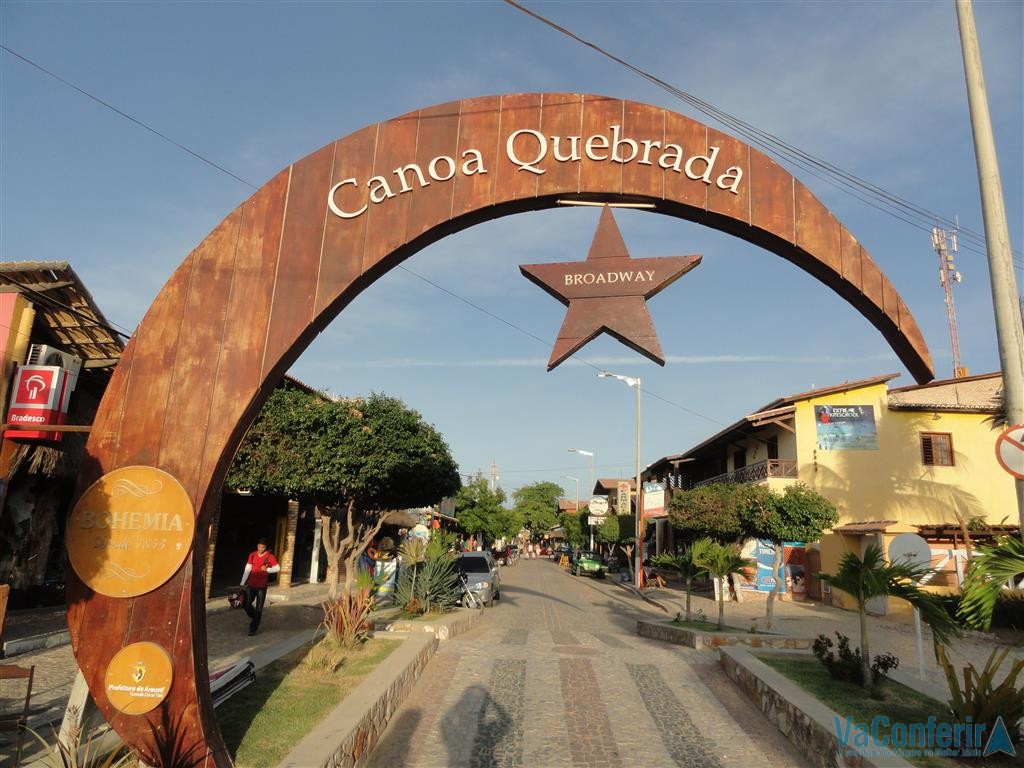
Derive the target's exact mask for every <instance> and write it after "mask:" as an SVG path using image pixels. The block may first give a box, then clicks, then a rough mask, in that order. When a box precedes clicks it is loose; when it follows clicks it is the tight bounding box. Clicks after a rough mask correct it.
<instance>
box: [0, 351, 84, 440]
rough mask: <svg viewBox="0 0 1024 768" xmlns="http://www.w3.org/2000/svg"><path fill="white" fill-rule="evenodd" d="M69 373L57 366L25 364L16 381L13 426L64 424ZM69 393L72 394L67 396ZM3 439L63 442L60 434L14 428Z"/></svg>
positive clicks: (11, 413) (10, 417)
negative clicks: (64, 405)
mask: <svg viewBox="0 0 1024 768" xmlns="http://www.w3.org/2000/svg"><path fill="white" fill-rule="evenodd" d="M66 386H67V372H66V371H65V370H64V369H63V368H61V367H60V366H57V365H23V366H22V367H21V368H19V369H18V373H17V375H16V376H15V379H14V390H13V394H12V396H11V406H10V408H8V410H7V421H8V422H9V423H10V424H18V425H24V426H36V425H38V426H40V427H42V426H45V425H47V424H63V423H64V413H63V410H62V407H61V406H62V405H63V404H66V402H67V398H66V397H65V392H64V390H65V388H66ZM68 394H70V393H68ZM4 437H7V438H15V439H17V440H60V439H61V433H60V432H44V431H41V430H39V431H37V430H26V429H12V430H8V431H6V432H5V433H4Z"/></svg>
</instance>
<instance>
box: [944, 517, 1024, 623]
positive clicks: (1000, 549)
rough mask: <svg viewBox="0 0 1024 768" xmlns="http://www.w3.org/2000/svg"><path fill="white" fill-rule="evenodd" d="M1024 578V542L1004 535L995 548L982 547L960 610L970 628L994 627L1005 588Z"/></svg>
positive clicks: (977, 554) (964, 590) (968, 572)
mask: <svg viewBox="0 0 1024 768" xmlns="http://www.w3.org/2000/svg"><path fill="white" fill-rule="evenodd" d="M1021 578H1024V543H1022V542H1021V540H1020V539H1017V538H1014V537H1013V536H1001V537H1000V538H999V540H998V541H997V542H996V545H995V546H994V547H978V551H977V553H976V554H975V555H974V558H973V559H972V560H971V565H970V567H969V568H968V570H967V578H966V579H965V580H964V586H963V599H962V600H961V601H960V607H959V608H958V609H957V615H959V616H960V617H961V618H962V619H963V620H964V621H965V622H967V625H968V626H970V627H974V628H975V629H984V630H988V628H989V627H990V626H991V625H992V614H993V613H994V612H995V608H996V603H997V602H998V601H999V595H1000V594H1001V593H1002V591H1003V585H1004V584H1005V583H1006V582H1008V581H1010V582H1013V583H1014V584H1016V582H1017V581H1018V580H1019V579H1021Z"/></svg>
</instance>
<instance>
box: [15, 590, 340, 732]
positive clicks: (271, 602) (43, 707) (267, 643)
mask: <svg viewBox="0 0 1024 768" xmlns="http://www.w3.org/2000/svg"><path fill="white" fill-rule="evenodd" d="M326 595H327V588H326V585H324V584H303V585H299V586H296V587H293V588H291V589H290V590H277V589H275V588H274V587H271V588H270V591H269V593H268V599H267V603H266V606H265V608H264V612H263V623H262V624H261V626H260V631H259V634H257V635H255V636H253V637H249V636H248V634H247V630H248V625H249V619H248V617H246V615H245V614H244V613H243V612H242V611H240V610H237V611H233V610H230V609H229V608H228V606H227V600H226V598H223V597H222V598H218V599H215V600H211V601H210V602H209V603H207V619H206V630H207V643H208V653H209V658H210V669H211V670H217V669H221V668H223V667H226V666H228V665H229V664H231V663H233V662H234V661H237V660H238V659H240V658H242V657H245V656H249V657H253V658H258V657H260V656H261V655H262V654H264V653H266V652H268V651H269V650H271V649H273V648H274V647H275V646H278V645H281V644H287V643H290V642H294V639H295V636H296V635H303V634H307V633H308V634H309V636H312V633H313V632H314V630H316V628H317V627H318V626H319V624H320V621H321V619H322V618H323V613H322V611H321V610H320V604H321V602H322V601H323V600H324V598H325V597H326ZM50 613H51V615H50V616H49V617H48V621H49V626H50V627H51V630H52V629H57V628H60V627H61V626H63V628H65V629H66V624H64V621H65V620H64V614H63V612H59V613H54V612H50ZM38 626H47V625H42V624H40V623H38V622H37V623H36V625H35V627H38ZM35 627H34V628H35ZM51 630H44V631H51ZM5 663H10V664H17V665H18V666H23V667H27V666H33V665H34V666H35V681H34V683H33V686H32V722H33V723H34V724H36V725H42V726H43V728H42V731H43V732H44V733H45V732H46V731H47V728H46V727H45V724H46V723H48V722H55V721H56V722H58V723H59V721H60V719H61V718H62V717H63V714H64V707H65V705H66V703H67V698H68V695H69V694H70V692H71V686H72V684H73V683H74V680H75V675H76V673H77V672H78V665H77V664H76V663H75V657H74V654H73V653H72V652H71V646H70V645H64V646H61V647H59V648H48V649H45V650H39V651H33V652H30V653H24V654H19V655H17V656H13V657H11V658H10V659H6V660H5ZM9 706H10V700H5V699H3V698H0V711H6V709H7V708H8V707H9Z"/></svg>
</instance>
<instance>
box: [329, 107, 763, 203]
mask: <svg viewBox="0 0 1024 768" xmlns="http://www.w3.org/2000/svg"><path fill="white" fill-rule="evenodd" d="M622 134H623V131H622V126H620V125H610V126H608V131H607V132H603V133H595V134H592V135H590V136H587V137H584V136H557V135H551V136H545V135H544V134H543V133H541V132H540V131H535V130H531V129H522V130H518V131H513V132H512V133H511V134H509V135H508V137H507V138H506V139H505V141H504V142H503V146H504V150H505V158H506V159H507V160H508V161H509V162H510V163H512V165H514V166H515V167H516V168H517V169H518V171H519V172H525V173H531V174H534V175H536V176H543V175H544V174H545V173H547V172H548V170H551V169H552V168H554V167H555V166H553V165H552V163H551V161H554V162H555V163H578V162H580V161H582V160H583V159H584V157H585V158H586V159H587V160H590V161H593V162H607V163H618V164H619V165H628V164H630V163H636V164H637V165H647V166H651V167H656V168H658V169H660V170H664V171H672V172H673V173H678V174H679V175H681V176H685V177H686V178H688V179H690V180H691V181H701V182H703V183H704V184H707V185H708V186H711V185H714V186H716V187H717V188H718V189H723V190H725V191H727V192H730V193H732V194H734V195H739V187H740V182H741V181H742V180H743V169H742V168H740V167H739V166H738V165H730V166H729V167H727V168H726V167H722V166H723V165H724V164H719V163H718V162H717V161H718V153H719V152H720V151H721V147H714V146H711V147H708V152H707V154H704V155H702V154H699V153H698V154H693V155H687V153H686V150H685V149H684V148H683V147H682V146H681V145H680V144H675V143H672V142H668V141H667V142H662V141H660V140H658V141H655V140H653V139H647V138H632V137H627V136H623V135H622ZM489 170H490V169H488V168H487V165H486V163H485V161H484V153H483V152H482V151H481V150H479V149H466V150H463V151H462V152H461V153H460V154H459V156H458V157H457V158H456V157H453V156H450V155H438V156H437V157H435V158H433V159H432V160H431V161H430V162H429V163H427V164H426V167H423V166H420V165H417V164H416V163H407V164H406V165H400V166H398V167H397V168H395V169H394V170H393V171H391V172H390V173H388V174H386V175H383V176H373V177H371V178H370V179H369V180H368V181H366V182H364V181H362V180H361V179H359V178H357V177H355V176H351V177H349V178H346V179H342V180H341V181H339V182H338V183H337V184H335V185H334V186H332V187H331V189H330V192H328V194H327V207H328V208H329V209H330V211H331V213H333V214H334V215H335V216H338V217H340V218H342V219H354V218H356V217H358V216H362V215H363V214H364V213H366V211H367V210H368V209H369V207H370V205H371V204H372V205H377V204H380V203H383V202H384V201H385V200H389V199H391V198H393V197H397V196H398V195H403V194H405V193H407V192H412V191H413V190H414V189H419V188H421V187H429V186H430V185H431V184H432V183H433V184H438V183H444V182H449V181H451V180H452V179H453V178H455V177H456V176H460V175H461V176H463V177H469V176H475V175H478V174H485V173H488V172H489ZM349 187H351V188H352V189H348V188H349Z"/></svg>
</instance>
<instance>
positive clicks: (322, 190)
mask: <svg viewBox="0 0 1024 768" xmlns="http://www.w3.org/2000/svg"><path fill="white" fill-rule="evenodd" d="M333 160H334V144H328V145H327V146H326V147H322V148H321V149H319V150H317V151H316V152H314V153H313V154H311V155H309V156H307V157H305V158H303V159H302V160H300V161H299V162H298V163H296V164H295V165H293V166H292V174H291V182H290V183H289V185H288V202H287V209H286V211H285V217H284V231H283V232H282V233H281V255H280V257H279V258H278V265H277V280H276V283H275V287H274V303H273V307H272V309H271V311H270V325H269V327H268V329H267V347H266V351H265V352H264V354H263V372H264V375H266V373H267V372H268V371H270V370H273V369H274V368H275V367H276V366H277V365H278V363H279V362H280V361H281V360H282V358H283V357H284V356H285V355H286V354H287V353H288V351H289V349H290V348H291V346H292V344H293V343H294V342H295V339H296V338H298V336H299V334H301V333H302V332H303V331H304V330H305V329H306V327H307V326H308V325H309V322H310V320H311V319H312V317H313V302H314V301H315V300H316V283H317V272H318V270H319V268H320V251H321V248H322V246H323V240H324V225H325V223H326V221H327V204H326V201H327V190H328V189H330V180H331V167H332V163H333Z"/></svg>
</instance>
